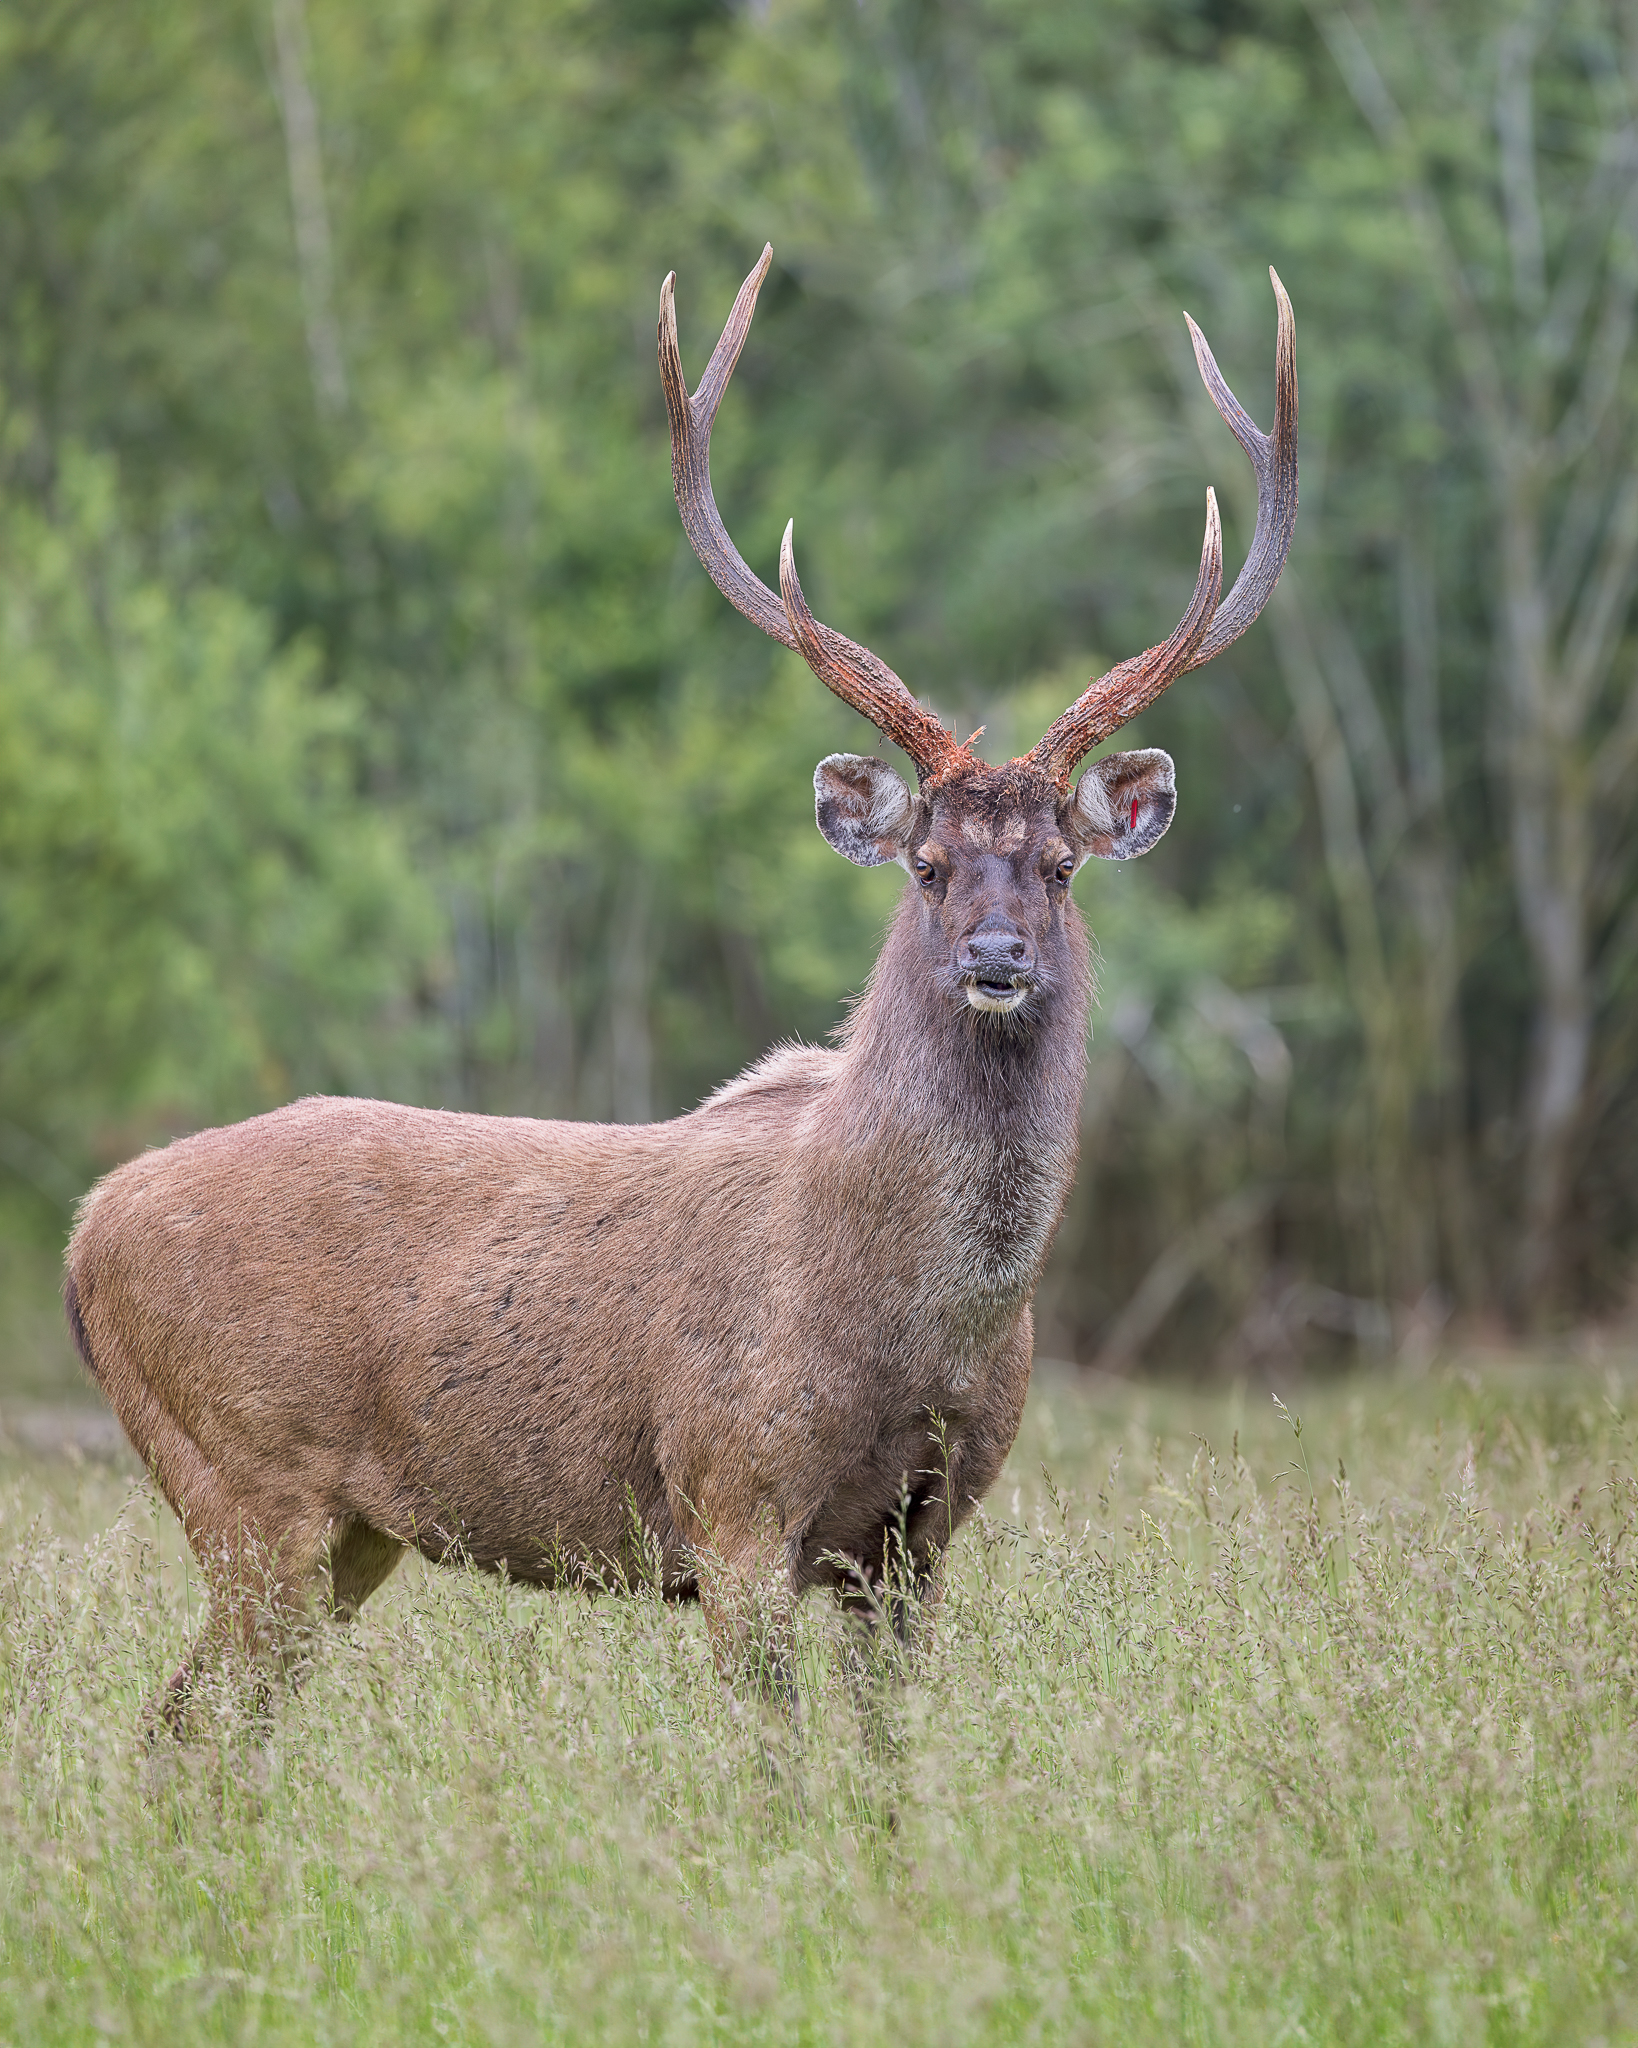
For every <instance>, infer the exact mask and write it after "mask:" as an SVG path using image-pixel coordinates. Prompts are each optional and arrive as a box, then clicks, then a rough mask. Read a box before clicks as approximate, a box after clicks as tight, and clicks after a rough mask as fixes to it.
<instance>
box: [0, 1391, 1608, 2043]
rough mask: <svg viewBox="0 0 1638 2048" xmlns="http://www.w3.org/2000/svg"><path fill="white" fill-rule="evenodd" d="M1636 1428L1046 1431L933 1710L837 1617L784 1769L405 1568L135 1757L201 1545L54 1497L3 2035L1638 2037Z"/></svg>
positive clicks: (10, 1740)
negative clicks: (299, 1658) (276, 1687)
mask: <svg viewBox="0 0 1638 2048" xmlns="http://www.w3.org/2000/svg"><path fill="white" fill-rule="evenodd" d="M1635 1395H1638V1373H1634V1372H1631V1371H1628V1370H1623V1371H1618V1372H1601V1373H1593V1372H1591V1371H1589V1370H1588V1369H1585V1368H1577V1369H1571V1368H1568V1367H1566V1368H1563V1369H1560V1370H1557V1371H1549V1370H1547V1369H1546V1368H1545V1367H1543V1368H1540V1369H1538V1370H1536V1371H1533V1372H1524V1371H1518V1370H1513V1371H1510V1372H1508V1373H1506V1374H1505V1375H1500V1376H1498V1375H1495V1374H1492V1375H1489V1376H1479V1375H1477V1374H1471V1373H1470V1374H1467V1375H1465V1376H1464V1375H1463V1374H1461V1373H1457V1372H1451V1373H1436V1374H1434V1375H1431V1376H1429V1377H1428V1378H1426V1379H1424V1380H1422V1381H1420V1382H1415V1383H1412V1382H1408V1381H1396V1380H1393V1379H1387V1378H1384V1379H1379V1380H1375V1381H1369V1382H1367V1381H1359V1382H1354V1383H1349V1384H1344V1385H1343V1386H1341V1387H1340V1388H1338V1389H1335V1390H1333V1391H1332V1392H1330V1393H1315V1394H1313V1395H1312V1396H1311V1397H1310V1398H1309V1400H1308V1401H1307V1402H1306V1404H1304V1403H1297V1402H1293V1406H1294V1407H1299V1408H1301V1410H1302V1419H1301V1422H1300V1424H1299V1423H1298V1421H1297V1419H1296V1417H1294V1416H1289V1415H1287V1416H1282V1414H1281V1413H1279V1412H1278V1411H1277V1410H1276V1408H1275V1406H1274V1404H1273V1403H1272V1402H1270V1401H1269V1399H1268V1397H1267V1395H1266V1394H1264V1395H1261V1396H1258V1397H1255V1398H1254V1397H1253V1396H1252V1395H1250V1394H1243V1395H1238V1396H1234V1395H1221V1394H1217V1395H1209V1396H1208V1395H1205V1394H1191V1393H1188V1392H1185V1391H1179V1390H1173V1391H1170V1392H1166V1393H1163V1394H1162V1393H1155V1392H1152V1391H1151V1392H1147V1393H1145V1392H1142V1391H1136V1390H1126V1389H1121V1388H1105V1389H1104V1390H1102V1391H1101V1392H1093V1393H1088V1392H1086V1391H1085V1390H1083V1389H1080V1388H1077V1387H1076V1386H1074V1385H1072V1384H1070V1383H1068V1382H1064V1383H1062V1384H1059V1383H1055V1382H1054V1383H1047V1384H1043V1385H1038V1386H1037V1389H1036V1392H1035V1394H1034V1396H1033V1398H1032V1402H1031V1407H1030V1412H1029V1415H1028V1417H1027V1419H1026V1424H1025V1430H1024V1435H1023V1437H1022V1438H1021V1440H1020V1443H1019V1447H1018V1449H1017V1451H1016V1453H1015V1455H1014V1458H1013V1461H1012V1465H1011V1467H1010V1468H1009V1474H1008V1477H1007V1478H1006V1480H1005V1481H1004V1482H1003V1484H1002V1486H1001V1487H1000V1488H999V1489H998V1491H997V1493H996V1495H995V1497H994V1498H993V1499H992V1501H991V1502H990V1503H989V1507H988V1512H987V1513H986V1515H985V1516H984V1518H983V1519H982V1520H981V1521H980V1522H979V1523H978V1524H977V1525H976V1526H974V1527H972V1528H970V1529H969V1531H968V1532H967V1533H966V1534H964V1535H963V1537H962V1539H961V1541H960V1543H959V1546H958V1551H957V1556H956V1561H955V1566H954V1569H953V1570H952V1572H951V1574H950V1577H949V1584H948V1588H947V1592H946V1595H945V1598H944V1601H943V1603H942V1606H941V1609H940V1611H939V1613H938V1616H937V1620H936V1625H935V1626H934V1627H933V1628H932V1630H931V1631H930V1634H929V1636H928V1639H927V1641H926V1642H925V1643H924V1644H923V1645H922V1648H921V1652H920V1656H919V1661H918V1664H917V1667H916V1669H915V1671H914V1673H913V1674H912V1675H911V1676H910V1677H909V1679H908V1680H907V1681H905V1682H902V1683H891V1684H886V1685H884V1686H882V1687H881V1688H880V1689H879V1690H878V1691H877V1692H876V1693H875V1694H874V1695H873V1696H872V1697H871V1698H870V1699H868V1700H866V1701H865V1702H864V1711H863V1714H862V1715H861V1699H860V1694H859V1688H858V1685H857V1683H856V1682H854V1683H850V1682H849V1676H848V1671H849V1664H848V1658H847V1656H846V1653H845V1644H844V1642H843V1640H842V1637H841V1634H840V1629H839V1624H838V1623H837V1621H836V1620H835V1619H834V1617H833V1616H832V1615H831V1614H830V1613H829V1612H827V1611H826V1610H825V1609H823V1608H821V1607H820V1606H819V1605H818V1604H817V1603H813V1602H810V1603H809V1604H808V1606H807V1607H805V1608H804V1610H803V1614H802V1620H801V1629H800V1684H801V1692H802V1703H803V1711H802V1720H801V1726H800V1730H799V1732H798V1733H796V1734H791V1733H790V1732H788V1731H787V1730H786V1729H785V1727H784V1725H783V1724H782V1723H779V1722H770V1721H769V1720H767V1719H766V1718H765V1717H764V1716H763V1715H762V1714H761V1713H759V1712H758V1711H756V1710H754V1709H749V1708H745V1707H743V1706H736V1704H735V1703H734V1702H733V1701H732V1700H730V1699H729V1698H728V1697H727V1696H725V1694H724V1693H723V1691H722V1689H721V1688H720V1687H719V1685H718V1683H717V1681H716V1679H715V1678H714V1676H713V1675H712V1671H711V1666H710V1660H709V1657H708V1655H707V1653H706V1648H705V1644H704V1638H703V1632H702V1630H701V1628H700V1626H699V1622H698V1619H697V1617H696V1616H694V1615H691V1614H686V1613H679V1612H677V1611H674V1610H668V1609H666V1608H664V1607H663V1606H661V1605H660V1604H658V1603H657V1602H655V1601H653V1600H651V1599H646V1598H636V1599H632V1600H627V1601H619V1602H616V1601H612V1600H605V1601H602V1602H591V1601H587V1600H584V1599H581V1598H579V1597H576V1596H569V1595H561V1596H539V1595H533V1594H530V1593H527V1592H525V1591H523V1590H520V1589H518V1588H515V1587H508V1586H505V1585H501V1584H498V1583H496V1582H493V1581H488V1580H484V1579H481V1578H478V1577H476V1576H471V1575H468V1574H465V1573H462V1572H458V1571H442V1572H438V1571H430V1570H422V1569H420V1568H418V1567H416V1568H411V1569H406V1570H405V1571H403V1572H402V1573H401V1574H400V1576H399V1578H398V1579H397V1580H395V1581H394V1582H393V1583H392V1584H391V1585H390V1586H389V1587H388V1589H387V1590H386V1591H385V1592H384V1593H383V1594H381V1595H380V1596H378V1598H377V1600H376V1601H375V1602H373V1603H372V1605H371V1607H370V1608H369V1609H368V1610H367V1611H366V1615H365V1618H364V1620H363V1621H362V1622H361V1623H360V1624H359V1625H358V1626H357V1627H356V1628H354V1629H353V1630H352V1631H351V1632H350V1633H348V1634H345V1635H337V1636H335V1637H334V1638H333V1639H331V1640H329V1641H327V1642H326V1644H325V1645H324V1647H323V1648H322V1649H321V1651H320V1653H319V1655H318V1657H317V1660H316V1662H315V1665H314V1668H313V1670H312V1672H311V1675H310V1676H309V1678H308V1680H307V1682H306V1684H305V1686H304V1687H303V1688H302V1690H301V1691H300V1692H299V1693H297V1694H296V1695H295V1696H294V1697H289V1698H284V1697H281V1698H279V1699H278V1700H276V1701H275V1704H274V1708H273V1713H272V1720H271V1726H270V1727H268V1726H265V1725H260V1726H259V1725H258V1724H257V1723H256V1721H255V1719H254V1716H253V1713H252V1711H251V1707H250V1702H249V1701H248V1700H247V1698H246V1696H245V1694H244V1692H243V1690H242V1689H241V1690H237V1691H236V1690H235V1688H234V1687H233V1686H232V1685H231V1684H229V1683H226V1682H224V1683H223V1684H222V1685H221V1686H219V1687H218V1688H217V1689H216V1690H214V1691H211V1692H210V1693H209V1694H208V1696H207V1698H206V1701H205V1704H204V1710H203V1715H202V1723H203V1727H202V1733H201V1735H200V1737H199V1739H197V1740H196V1741H195V1742H194V1743H193V1744H192V1745H191V1746H189V1747H188V1748H186V1749H184V1750H174V1749H167V1748H161V1749H160V1750H157V1751H155V1752H154V1753H153V1754H151V1755H150V1754H147V1753H146V1752H145V1751H144V1750H143V1747H142V1745H141V1743H140V1741H139V1740H138V1724H139V1717H140V1713H141V1709H142V1706H143V1702H144V1700H145V1698H146V1697H147V1695H148V1694H149V1693H150V1692H151V1691H152V1689H153V1688H154V1686H155V1685H156V1684H157V1683H158V1681H159V1680H160V1679H161V1678H162V1677H163V1676H164V1675H165V1673H166V1672H167V1671H168V1670H169V1669H170V1668H171V1667H172V1666H173V1665H174V1663H175V1661H176V1659H177V1657H178V1654H179V1652H180V1649H181V1646H182V1643H183V1640H184V1637H185V1634H186V1631H187V1628H188V1626H189V1623H190V1619H191V1620H193V1621H196V1620H197V1597H198V1592H197V1585H196V1583H195V1582H194V1581H193V1579H192V1578H191V1576H190V1574H189V1573H188V1571H187V1570H186V1568H185V1564H184V1560H183V1558H182V1555H181V1552H180V1549H179V1546H178V1543H177V1539H176V1535H175V1530H174V1525H173V1524H172V1523H171V1522H170V1519H169V1517H168V1515H167V1514H166V1513H165V1511H164V1510H163V1509H162V1508H159V1507H157V1506H156V1504H155V1502H154V1500H153V1498H152V1497H151V1495H150V1494H149V1492H148V1491H147V1489H146V1486H145V1484H144V1483H143V1482H142V1481H141V1480H140V1478H135V1477H132V1476H129V1475H123V1474H120V1473H118V1472H115V1471H111V1470H110V1469H108V1468H107V1467H92V1466H83V1467H80V1468H78V1469H75V1468H71V1467H69V1466H67V1465H58V1466H51V1467H45V1466H38V1465H36V1466H32V1467H30V1466H25V1465H23V1464H22V1463H20V1462H19V1461H17V1460H16V1459H13V1460H12V1462H11V1463H10V1464H9V1465H7V1466H6V1467H5V1468H4V1469H5V1476H4V1480H3V1483H0V1872H3V1888H0V2032H3V2033H4V2035H5V2036H6V2037H7V2038H8V2039H11V2040H16V2041H27V2042H30V2043H34V2042H40V2043H54V2042H70V2041H72V2042H82V2041H83V2042H90V2041H94V2040H97V2039H101V2038H113V2039H123V2040H131V2041H138V2042H154V2043H164V2044H171V2043H175V2042H179V2041H195V2040H200V2041H218V2040H220V2041H258V2042H283V2041H287V2040H288V2041H301V2042H310V2041H313V2042H349V2043H350V2042H367V2043H368V2042H380V2043H399V2042H418V2041H446V2042H455V2043H479V2042H483V2043H487V2042H507V2041H512V2040H517V2041H520V2042H521V2041H529V2042H537V2041H559V2040H561V2041H575V2042H578V2041H585V2040H591V2039H609V2040H620V2041H626V2040H630V2041H651V2042H656V2043H659V2042H664V2043H673V2042H675V2043H684V2042H711V2041H767V2042H808V2041H812V2042H829V2041H844V2040H845V2041H848V2042H873V2041H882V2042H896V2043H897V2042H906V2041H911V2042H914V2041H929V2042H932V2041H936V2042H964V2041H1015V2040H1016V2041H1027V2040H1041V2041H1049V2042H1058V2041H1105V2040H1107V2041H1110V2042H1119V2043H1129V2042H1138V2043H1141V2042H1151V2041H1152V2042H1166V2043H1175V2042H1224V2041H1236V2042H1256V2043H1274V2042H1280V2041H1304V2042H1325V2041H1339V2042H1344V2041H1345V2042H1356V2041H1360V2042H1363V2041H1370V2042H1394V2041H1401V2040H1403V2041H1407V2042H1418V2043H1424V2042H1445V2041H1449V2042H1480V2041H1483V2042H1525V2041H1549V2040H1551V2041H1568V2040H1576V2041H1583V2042H1591V2041H1593V2040H1595V2039H1598V2038H1600V2037H1601V2038H1603V2039H1604V2040H1606V2041H1610V2042H1614V2041H1617V2040H1625V2039H1631V2038H1638V1925H1635V1915H1638V1838H1635V1833H1634V1826H1635V1821H1638V1811H1635V1804H1638V1802H1635V1790H1634V1788H1635V1786H1638V1674H1635V1661H1634V1659H1635V1651H1638V1637H1635V1630H1638V1602H1635V1595H1638V1583H1635V1579H1634V1565H1633V1533H1634V1529H1635V1525H1638V1468H1635V1464H1634V1445H1633V1425H1632V1422H1631V1421H1629V1419H1628V1412H1629V1402H1631V1401H1632V1400H1633V1399H1634V1398H1635ZM1299 1429H1300V1434H1299V1433H1298V1432H1299ZM1196 1433H1197V1434H1196ZM1043 1467H1044V1468H1045V1469H1044V1470H1043Z"/></svg>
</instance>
